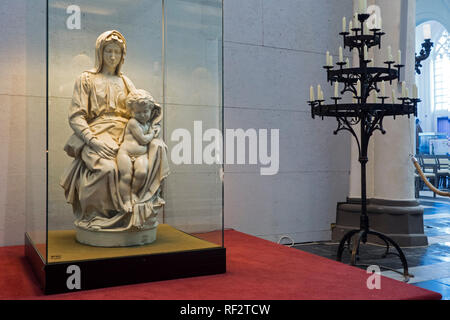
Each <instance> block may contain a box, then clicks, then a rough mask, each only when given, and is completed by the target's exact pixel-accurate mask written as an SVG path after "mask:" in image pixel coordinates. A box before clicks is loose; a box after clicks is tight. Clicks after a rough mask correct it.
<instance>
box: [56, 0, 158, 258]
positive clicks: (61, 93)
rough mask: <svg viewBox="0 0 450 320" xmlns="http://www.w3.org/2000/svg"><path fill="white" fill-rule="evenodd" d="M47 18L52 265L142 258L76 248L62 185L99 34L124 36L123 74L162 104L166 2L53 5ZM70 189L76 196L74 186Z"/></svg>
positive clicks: (64, 1)
mask: <svg viewBox="0 0 450 320" xmlns="http://www.w3.org/2000/svg"><path fill="white" fill-rule="evenodd" d="M78 8H79V10H80V15H79V20H78V21H77V19H78V17H77V13H76V12H77V10H78ZM48 16H49V18H48V19H49V43H48V46H49V58H48V71H49V113H48V123H49V129H48V130H49V131H48V134H49V141H48V143H49V154H48V164H49V172H48V180H49V185H48V190H49V194H48V204H49V205H48V235H49V241H48V251H49V263H53V262H60V261H68V260H81V259H95V258H105V257H111V256H123V255H128V254H143V253H142V252H140V251H139V252H138V251H136V250H135V249H136V248H134V249H130V250H127V249H125V248H122V249H124V250H119V251H117V252H113V251H111V250H109V251H108V250H107V249H104V248H95V247H88V246H84V245H81V244H78V243H76V242H75V227H74V220H75V216H74V214H73V208H72V205H71V204H69V203H67V201H66V197H65V192H64V189H63V188H62V187H61V185H60V184H61V183H62V181H63V180H62V177H63V175H64V174H65V172H66V170H68V168H74V167H73V166H72V162H73V161H76V160H74V158H72V157H69V156H68V155H67V154H66V152H65V151H64V147H65V145H66V142H67V141H68V140H69V138H70V137H71V136H72V134H73V133H74V131H73V129H72V128H71V126H70V125H69V122H68V115H69V107H70V105H71V101H72V95H73V92H74V84H75V82H76V80H77V79H78V78H79V77H80V75H81V74H82V73H83V72H84V71H87V70H92V69H93V68H94V65H95V61H96V57H95V46H96V40H97V37H99V35H100V34H102V33H103V32H105V31H108V30H117V31H119V32H120V33H122V35H123V36H124V38H125V39H126V44H127V52H126V56H125V60H124V64H123V67H122V68H121V72H122V73H123V74H124V75H125V76H126V77H128V78H129V79H130V80H131V82H132V83H133V84H134V86H135V87H136V88H139V89H145V90H147V91H149V92H150V93H151V94H152V96H153V97H154V98H155V100H156V101H157V102H161V101H162V87H163V86H162V42H163V41H162V1H161V0H129V1H123V0H97V1H92V0H50V1H49V13H48ZM72 17H73V18H72ZM78 22H79V25H77V23H78ZM78 27H79V29H78ZM90 74H92V73H90ZM94 85H95V84H94ZM96 90H97V89H96ZM98 90H102V89H98ZM111 90H114V89H111ZM105 99H107V98H105ZM97 102H98V101H97ZM100 104H101V102H98V105H100ZM90 105H92V104H90ZM91 111H92V110H91ZM91 111H90V112H91ZM94 113H95V112H93V111H92V114H94ZM103 115H104V113H102V116H103ZM96 119H98V117H97V118H96ZM92 120H93V119H89V121H92ZM75 174H76V173H75ZM67 181H68V180H64V182H67ZM72 182H74V183H76V180H72ZM105 186H106V185H105ZM105 188H106V187H105ZM70 190H73V191H74V192H78V189H77V188H76V187H75V188H73V189H70ZM85 190H86V189H85ZM75 197H78V195H75ZM102 249H103V250H102ZM133 250H134V251H133ZM135 251H136V252H135Z"/></svg>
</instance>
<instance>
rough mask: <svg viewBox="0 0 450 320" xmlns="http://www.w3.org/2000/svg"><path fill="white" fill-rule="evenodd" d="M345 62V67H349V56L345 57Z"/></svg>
mask: <svg viewBox="0 0 450 320" xmlns="http://www.w3.org/2000/svg"><path fill="white" fill-rule="evenodd" d="M345 63H346V65H345V66H346V67H347V68H350V60H349V58H347V59H345Z"/></svg>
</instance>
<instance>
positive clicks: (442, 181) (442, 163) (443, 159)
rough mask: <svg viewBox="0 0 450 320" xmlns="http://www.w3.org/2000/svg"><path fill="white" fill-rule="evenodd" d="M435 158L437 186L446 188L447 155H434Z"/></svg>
mask: <svg viewBox="0 0 450 320" xmlns="http://www.w3.org/2000/svg"><path fill="white" fill-rule="evenodd" d="M436 160H437V170H436V177H437V188H438V189H441V188H442V189H448V180H449V163H450V161H449V156H436Z"/></svg>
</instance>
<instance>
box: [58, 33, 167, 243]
mask: <svg viewBox="0 0 450 320" xmlns="http://www.w3.org/2000/svg"><path fill="white" fill-rule="evenodd" d="M126 48H127V46H126V40H125V38H124V37H123V35H122V34H121V33H120V32H118V31H115V30H112V31H107V32H104V33H103V34H101V35H100V36H99V37H98V39H97V42H96V48H95V59H96V60H95V68H94V69H92V70H89V71H85V72H83V73H82V74H81V75H80V76H79V77H78V79H77V80H76V83H75V88H74V91H73V97H72V102H71V105H70V109H69V124H70V127H71V128H72V130H73V132H74V133H73V135H72V136H71V137H70V138H69V140H68V142H67V143H66V145H65V147H64V150H65V151H66V153H67V154H68V155H69V156H70V157H72V158H74V160H73V161H72V163H71V164H70V166H69V167H68V168H67V170H66V171H65V173H64V175H63V176H62V177H61V186H62V187H63V188H64V191H65V197H66V200H67V202H68V203H70V204H71V205H72V208H73V213H74V215H75V218H76V220H75V227H76V230H77V240H78V241H79V242H81V243H84V244H88V245H93V246H104V247H115V246H134V245H143V244H147V243H151V242H153V241H155V239H156V227H157V224H158V222H157V218H156V217H157V214H158V212H159V211H160V210H161V208H162V206H163V205H164V203H165V202H164V200H163V199H162V198H161V196H160V193H161V183H162V181H163V180H164V179H165V178H166V177H167V176H168V175H169V165H168V160H167V146H166V145H165V143H164V142H163V141H162V140H161V139H160V138H159V133H160V131H161V120H162V117H163V112H162V108H161V106H160V105H159V104H158V103H156V102H155V100H154V99H153V97H152V96H151V94H150V93H148V92H147V91H145V90H138V89H136V88H135V86H134V85H133V83H132V82H131V80H130V79H128V78H127V77H126V76H125V75H123V74H122V73H121V67H122V65H123V63H124V58H125V55H126Z"/></svg>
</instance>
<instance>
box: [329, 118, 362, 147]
mask: <svg viewBox="0 0 450 320" xmlns="http://www.w3.org/2000/svg"><path fill="white" fill-rule="evenodd" d="M337 121H338V128H337V129H336V130H335V131H334V132H333V133H334V134H335V135H337V134H338V133H339V132H341V131H348V132H350V134H351V135H352V136H353V137H354V138H355V140H356V143H357V145H358V153H359V154H361V143H360V142H359V138H358V135H357V134H356V132H355V130H353V127H352V124H351V123H350V122H349V121H348V120H347V118H342V117H338V118H337ZM356 124H357V123H355V124H353V125H356Z"/></svg>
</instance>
